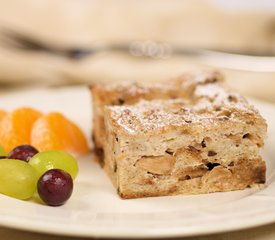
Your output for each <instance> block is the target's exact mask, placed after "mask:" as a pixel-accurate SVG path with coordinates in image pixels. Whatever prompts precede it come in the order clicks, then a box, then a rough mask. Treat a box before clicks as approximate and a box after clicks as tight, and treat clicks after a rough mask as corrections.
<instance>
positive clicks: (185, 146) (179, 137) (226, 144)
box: [95, 76, 267, 199]
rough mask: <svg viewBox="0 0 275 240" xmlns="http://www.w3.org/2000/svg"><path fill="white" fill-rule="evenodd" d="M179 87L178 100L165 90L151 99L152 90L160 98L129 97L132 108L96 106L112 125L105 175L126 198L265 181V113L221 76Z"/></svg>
mask: <svg viewBox="0 0 275 240" xmlns="http://www.w3.org/2000/svg"><path fill="white" fill-rule="evenodd" d="M177 84H178V85H177ZM171 85H172V86H173V87H174V89H175V88H177V91H176V90H175V92H176V94H175V97H174V99H172V97H171V95H169V94H170V92H169V90H167V91H166V90H163V88H166V86H167V85H165V86H162V87H161V88H160V89H162V91H164V92H165V94H163V96H165V97H163V98H164V99H161V98H162V97H160V100H151V96H152V95H151V92H154V91H156V94H155V95H154V96H157V97H156V98H157V99H158V96H160V95H158V90H155V89H156V88H153V89H154V90H152V89H151V88H150V87H149V90H148V92H149V93H147V94H143V95H142V98H143V99H141V100H140V98H141V97H140V95H138V94H136V95H135V97H133V98H132V96H131V97H129V98H130V99H131V100H128V98H127V97H125V96H128V95H127V94H126V95H123V94H125V92H123V91H121V95H122V96H123V97H125V99H126V100H125V103H124V105H122V106H112V105H115V103H114V104H113V103H111V104H108V101H107V100H106V101H105V103H107V105H105V104H102V106H101V107H100V108H97V107H98V106H96V107H95V108H96V109H95V110H96V111H98V112H100V114H102V115H101V117H102V118H103V120H104V137H103V138H104V140H103V142H102V143H103V148H104V153H105V154H104V155H105V157H104V169H105V171H106V172H107V173H108V175H109V176H110V178H111V180H112V182H113V184H114V186H115V187H116V189H117V192H118V194H119V195H120V196H121V197H122V198H125V199H127V198H139V197H153V196H166V195H177V194H202V193H212V192H221V191H232V190H241V189H245V188H247V187H250V186H254V185H258V184H263V183H265V178H266V177H265V174H266V165H265V162H264V160H263V159H262V158H261V156H260V155H259V149H260V148H262V147H263V145H264V139H265V137H266V131H267V124H266V121H265V120H264V119H263V118H262V117H261V115H260V114H259V112H258V111H257V110H256V109H255V108H254V107H253V106H252V105H250V104H249V103H248V102H247V101H246V99H245V98H243V97H242V96H240V95H239V94H238V93H235V92H232V91H230V90H228V89H227V88H226V87H225V86H224V85H223V83H222V81H221V80H220V79H218V78H217V79H215V78H214V79H213V78H198V77H197V78H196V77H194V76H192V77H191V78H183V80H182V81H180V82H179V81H178V82H177V83H172V84H171ZM175 86H177V87H175ZM170 87H171V86H168V87H167V89H169V88H170ZM173 87H171V88H173ZM135 88H136V87H135ZM144 89H147V88H146V87H144ZM173 91H174V90H173ZM115 92H116V93H117V91H115ZM126 93H128V92H127V91H126ZM166 94H167V95H166ZM144 96H145V97H144ZM149 96H150V97H149ZM95 97H97V96H95ZM109 97H113V96H109V95H108V96H106V98H109ZM154 98H155V97H152V99H154ZM114 99H118V98H117V97H116V96H115V97H114ZM133 99H134V100H133ZM144 99H147V100H144ZM148 99H149V100H148ZM128 103H130V104H132V105H130V104H128ZM97 104H98V103H97ZM102 108H104V111H103V112H102ZM98 112H97V113H98ZM100 121H101V120H100ZM102 126H103V125H102ZM102 129H103V128H102ZM102 136H103V135H102ZM101 147H102V146H101Z"/></svg>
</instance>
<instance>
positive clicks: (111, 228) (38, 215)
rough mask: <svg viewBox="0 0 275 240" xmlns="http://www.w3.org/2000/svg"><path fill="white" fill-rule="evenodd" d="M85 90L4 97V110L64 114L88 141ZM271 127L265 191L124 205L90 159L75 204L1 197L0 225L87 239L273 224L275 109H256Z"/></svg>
mask: <svg viewBox="0 0 275 240" xmlns="http://www.w3.org/2000/svg"><path fill="white" fill-rule="evenodd" d="M90 101H91V100H90V96H89V92H88V90H87V89H86V88H85V87H78V88H65V89H52V90H34V91H28V92H21V93H16V94H9V95H2V96H1V97H0V108H4V109H7V110H12V109H14V108H16V107H19V106H24V105H25V106H33V107H37V108H38V109H40V110H41V111H43V112H49V111H60V112H63V113H65V114H66V115H67V116H68V117H70V118H71V119H73V120H74V121H75V122H77V123H78V124H79V125H80V126H81V127H82V129H83V130H84V131H85V133H86V134H87V136H89V135H90V134H89V133H90V128H91V126H90V122H91V112H90V109H91V106H90ZM255 104H256V105H257V107H258V108H259V109H260V110H261V113H262V114H263V115H264V117H266V118H267V119H268V123H269V139H268V141H267V144H266V147H265V150H264V151H263V155H264V157H265V159H266V160H267V165H268V174H267V176H268V181H267V186H266V188H265V189H263V190H257V189H247V190H244V191H235V192H229V193H215V194H208V195H200V196H175V197H159V198H146V199H134V200H121V199H120V198H119V197H118V196H117V194H116V191H115V189H114V188H113V187H112V185H111V183H110V181H109V179H108V178H107V177H106V175H105V174H104V172H103V171H102V170H101V169H100V167H99V166H98V165H97V164H96V163H95V162H93V161H92V159H91V158H92V157H91V156H84V157H81V158H79V164H80V174H79V177H78V179H77V181H76V183H75V189H74V193H73V196H72V198H71V199H70V200H69V201H68V202H67V204H65V205H64V206H62V207H48V206H44V205H40V204H38V203H34V202H31V201H20V200H16V199H13V198H9V197H6V196H3V195H0V225H3V226H7V227H13V228H17V229H23V230H30V231H36V232H44V233H52V234H60V235H69V236H90V237H112V238H121V237H136V238H137V237H140V238H150V237H176V236H194V235H201V234H209V233H218V232H224V231H233V230H239V229H245V228H250V227H255V226H259V225H263V224H267V223H271V222H275V172H274V168H275V162H274V156H275V137H274V136H275V107H274V106H273V105H268V104H265V103H260V102H255Z"/></svg>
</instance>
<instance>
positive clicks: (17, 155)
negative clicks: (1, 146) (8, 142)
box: [7, 145, 38, 162]
mask: <svg viewBox="0 0 275 240" xmlns="http://www.w3.org/2000/svg"><path fill="white" fill-rule="evenodd" d="M37 153H38V150H37V149H36V148H34V147H33V146H31V145H20V146H17V147H15V148H14V149H12V150H11V152H10V153H9V155H8V156H7V158H9V159H18V160H23V161H25V162H29V160H30V159H31V158H32V157H33V156H34V155H35V154H37Z"/></svg>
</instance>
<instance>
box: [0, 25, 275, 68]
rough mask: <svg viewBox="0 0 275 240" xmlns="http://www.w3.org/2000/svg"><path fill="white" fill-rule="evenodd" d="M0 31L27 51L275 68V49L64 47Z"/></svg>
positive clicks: (144, 44) (138, 44) (146, 44)
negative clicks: (115, 54) (179, 58)
mask: <svg viewBox="0 0 275 240" xmlns="http://www.w3.org/2000/svg"><path fill="white" fill-rule="evenodd" d="M0 33H1V35H0V39H1V40H2V42H3V43H4V44H5V45H6V46H7V47H12V48H18V49H22V50H25V51H33V52H45V53H49V54H53V55H57V56H63V57H66V58H70V59H73V60H81V59H84V58H86V57H90V56H93V55H95V54H97V53H101V52H120V53H126V54H130V55H132V56H135V57H144V58H149V59H167V58H169V57H172V56H184V57H190V58H193V59H194V60H198V61H201V62H202V63H204V64H207V65H211V66H215V67H223V68H231V69H238V70H247V71H256V72H275V54H274V52H256V51H255V52H252V51H250V52H236V51H235V52H233V51H227V50H222V49H202V48H184V47H179V46H174V45H171V44H168V43H165V42H158V41H135V42H128V43H113V44H93V45H92V46H91V47H68V48H62V47H57V46H54V45H51V44H50V43H46V42H43V41H41V40H38V39H35V38H34V37H30V36H27V35H26V34H23V33H19V32H16V31H13V30H10V29H4V28H2V30H0Z"/></svg>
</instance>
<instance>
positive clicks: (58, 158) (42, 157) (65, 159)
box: [29, 151, 78, 179]
mask: <svg viewBox="0 0 275 240" xmlns="http://www.w3.org/2000/svg"><path fill="white" fill-rule="evenodd" d="M29 164H30V165H31V166H33V167H34V168H35V169H36V171H37V172H38V175H39V177H41V176H42V175H43V174H44V173H45V172H46V171H48V170H50V169H61V170H64V171H66V172H68V173H69V174H70V175H71V176H72V178H73V179H75V178H76V176H77V173H78V165H77V160H76V159H75V158H74V157H73V156H72V155H70V154H69V153H66V152H63V151H46V152H40V153H37V154H36V155H34V156H33V157H32V158H31V160H30V161H29Z"/></svg>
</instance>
